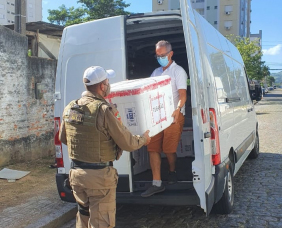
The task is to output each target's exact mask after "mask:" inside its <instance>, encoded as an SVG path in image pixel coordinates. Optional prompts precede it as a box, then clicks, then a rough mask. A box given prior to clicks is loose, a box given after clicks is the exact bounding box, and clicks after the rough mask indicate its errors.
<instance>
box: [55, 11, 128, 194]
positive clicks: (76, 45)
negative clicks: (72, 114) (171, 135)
mask: <svg viewBox="0 0 282 228" xmlns="http://www.w3.org/2000/svg"><path fill="white" fill-rule="evenodd" d="M125 19H126V17H125V16H117V17H111V18H105V19H101V20H95V21H90V22H87V23H83V24H79V25H73V26H69V27H67V28H65V29H64V33H63V36H62V37H63V38H62V42H61V47H60V55H59V60H58V68H57V77H56V89H55V94H56V97H57V101H56V103H55V116H57V117H59V116H60V117H62V112H63V110H64V107H65V106H66V105H67V104H68V103H69V102H70V101H72V100H75V99H78V98H79V97H81V93H82V92H83V91H84V90H85V88H84V85H83V82H82V76H83V72H84V70H85V69H86V68H88V67H90V66H95V65H96V66H102V67H103V68H105V69H113V70H114V71H115V72H116V77H115V78H112V79H110V83H115V82H119V81H122V80H125V79H126V75H127V74H126V72H127V70H126V69H127V66H126V48H125V47H126V44H125V43H126V41H125ZM62 149H63V160H64V167H62V168H61V170H62V171H61V174H64V173H65V174H67V173H68V172H69V169H70V159H69V157H68V151H67V146H65V145H63V147H62ZM130 162H131V159H130V154H129V153H124V154H123V156H122V157H121V159H120V160H119V161H116V162H114V166H115V168H117V170H118V173H119V174H120V175H125V176H127V181H126V185H127V187H126V189H128V191H129V189H132V187H131V182H130V181H129V180H131V178H130V179H129V178H128V177H129V176H131V164H130Z"/></svg>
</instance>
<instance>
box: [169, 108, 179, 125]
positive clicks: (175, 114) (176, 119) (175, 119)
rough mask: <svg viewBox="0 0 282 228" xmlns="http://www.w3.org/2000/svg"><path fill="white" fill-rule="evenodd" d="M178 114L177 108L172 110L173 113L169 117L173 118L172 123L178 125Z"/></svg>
mask: <svg viewBox="0 0 282 228" xmlns="http://www.w3.org/2000/svg"><path fill="white" fill-rule="evenodd" d="M179 113H180V108H177V109H176V110H174V112H173V113H172V115H171V116H172V117H173V118H174V120H173V123H178V117H179Z"/></svg>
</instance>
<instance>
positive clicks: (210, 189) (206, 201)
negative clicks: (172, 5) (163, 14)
mask: <svg viewBox="0 0 282 228" xmlns="http://www.w3.org/2000/svg"><path fill="white" fill-rule="evenodd" d="M180 9H181V15H182V23H183V30H184V36H185V43H186V49H187V58H188V65H189V75H190V86H191V104H192V115H193V116H192V118H193V136H194V151H195V160H194V161H193V163H192V172H193V185H194V188H195V190H196V192H197V194H198V196H199V198H200V206H201V208H203V209H204V211H205V212H206V214H207V215H208V214H209V213H210V211H211V209H212V207H213V204H214V181H215V180H214V176H213V175H212V174H214V167H213V165H212V156H211V142H210V123H209V101H208V94H207V93H208V91H207V89H208V86H207V80H206V78H204V77H203V66H202V59H203V58H202V56H201V47H200V44H199V43H200V40H199V36H198V31H197V29H200V28H196V19H197V18H195V16H194V12H193V9H192V6H191V2H190V0H180Z"/></svg>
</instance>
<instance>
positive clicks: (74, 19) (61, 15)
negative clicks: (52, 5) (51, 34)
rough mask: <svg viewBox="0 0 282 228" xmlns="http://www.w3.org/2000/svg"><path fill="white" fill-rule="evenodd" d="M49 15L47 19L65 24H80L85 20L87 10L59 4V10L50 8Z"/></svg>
mask: <svg viewBox="0 0 282 228" xmlns="http://www.w3.org/2000/svg"><path fill="white" fill-rule="evenodd" d="M48 13H49V16H48V17H47V19H48V20H49V21H50V22H51V23H53V24H58V25H63V26H68V25H72V24H79V23H82V22H84V17H85V14H86V12H85V10H84V9H83V8H82V7H79V8H76V9H75V8H74V7H73V6H72V7H70V8H67V7H66V6H65V5H61V6H59V9H58V10H50V9H49V10H48Z"/></svg>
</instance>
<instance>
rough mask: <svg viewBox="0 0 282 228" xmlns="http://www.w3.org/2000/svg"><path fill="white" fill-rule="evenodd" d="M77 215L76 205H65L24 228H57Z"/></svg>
mask: <svg viewBox="0 0 282 228" xmlns="http://www.w3.org/2000/svg"><path fill="white" fill-rule="evenodd" d="M76 213H77V206H76V204H73V203H71V204H67V205H65V206H64V207H62V208H61V209H60V210H57V211H56V212H52V213H51V214H49V215H48V216H45V217H44V218H41V219H39V220H38V221H37V222H35V223H33V224H30V225H28V226H26V227H25V228H59V227H61V226H63V225H64V224H65V223H67V222H69V221H70V220H72V219H74V218H75V215H76Z"/></svg>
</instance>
